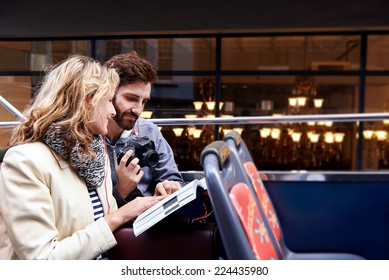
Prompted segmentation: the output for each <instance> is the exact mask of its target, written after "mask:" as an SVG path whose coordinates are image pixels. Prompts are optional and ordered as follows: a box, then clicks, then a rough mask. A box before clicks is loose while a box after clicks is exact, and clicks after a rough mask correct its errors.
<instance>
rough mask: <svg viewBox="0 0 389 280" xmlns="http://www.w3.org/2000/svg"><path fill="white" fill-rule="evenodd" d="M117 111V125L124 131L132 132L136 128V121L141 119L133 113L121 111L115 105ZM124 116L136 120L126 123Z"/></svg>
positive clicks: (115, 119) (115, 117)
mask: <svg viewBox="0 0 389 280" xmlns="http://www.w3.org/2000/svg"><path fill="white" fill-rule="evenodd" d="M113 106H114V108H115V110H116V115H115V116H114V117H113V120H114V121H115V122H116V123H117V125H118V126H120V127H121V128H122V129H124V130H131V129H132V128H133V127H134V124H135V122H136V120H137V119H138V118H139V117H138V116H136V115H134V114H132V113H123V112H122V111H120V110H119V108H118V107H117V106H116V105H115V104H114V105H113ZM123 114H127V115H128V114H130V115H131V116H133V117H134V118H135V120H129V121H126V120H124V119H123V118H122V115H123Z"/></svg>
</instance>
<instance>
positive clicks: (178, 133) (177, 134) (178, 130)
mask: <svg viewBox="0 0 389 280" xmlns="http://www.w3.org/2000/svg"><path fill="white" fill-rule="evenodd" d="M183 131H184V129H183V128H182V127H175V128H173V132H174V134H175V135H176V137H180V136H181V135H182V132H183Z"/></svg>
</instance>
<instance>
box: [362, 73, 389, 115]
mask: <svg viewBox="0 0 389 280" xmlns="http://www.w3.org/2000/svg"><path fill="white" fill-rule="evenodd" d="M384 111H386V112H389V77H387V76H372V77H367V78H366V89H365V112H367V113H376V112H384Z"/></svg>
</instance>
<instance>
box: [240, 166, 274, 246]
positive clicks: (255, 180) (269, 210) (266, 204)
mask: <svg viewBox="0 0 389 280" xmlns="http://www.w3.org/2000/svg"><path fill="white" fill-rule="evenodd" d="M244 168H245V169H246V172H247V175H248V176H249V178H250V181H251V183H252V185H253V187H254V190H255V192H256V194H257V198H258V200H259V202H260V203H261V207H262V209H263V212H264V213H265V215H266V218H267V220H268V223H269V225H270V227H271V229H272V231H273V234H274V236H275V237H276V239H277V240H278V242H279V241H280V240H281V228H280V225H279V223H278V218H277V214H276V211H275V210H274V207H273V204H272V203H271V200H270V197H269V195H268V193H267V191H266V189H265V186H264V184H263V182H262V180H261V178H260V177H259V173H258V169H257V167H256V166H255V165H254V163H253V162H251V161H247V162H245V163H244Z"/></svg>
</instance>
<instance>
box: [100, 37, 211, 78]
mask: <svg viewBox="0 0 389 280" xmlns="http://www.w3.org/2000/svg"><path fill="white" fill-rule="evenodd" d="M131 51H136V52H137V53H138V54H139V55H140V56H142V57H144V58H146V59H147V60H148V61H150V62H151V63H152V64H153V65H154V66H156V68H157V69H158V70H159V71H180V70H187V71H192V70H193V71H204V70H214V69H215V39H214V38H158V39H117V40H98V41H97V42H96V57H97V59H98V60H100V61H102V62H104V61H106V60H108V59H109V58H110V57H112V56H113V55H115V54H120V53H127V52H131Z"/></svg>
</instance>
